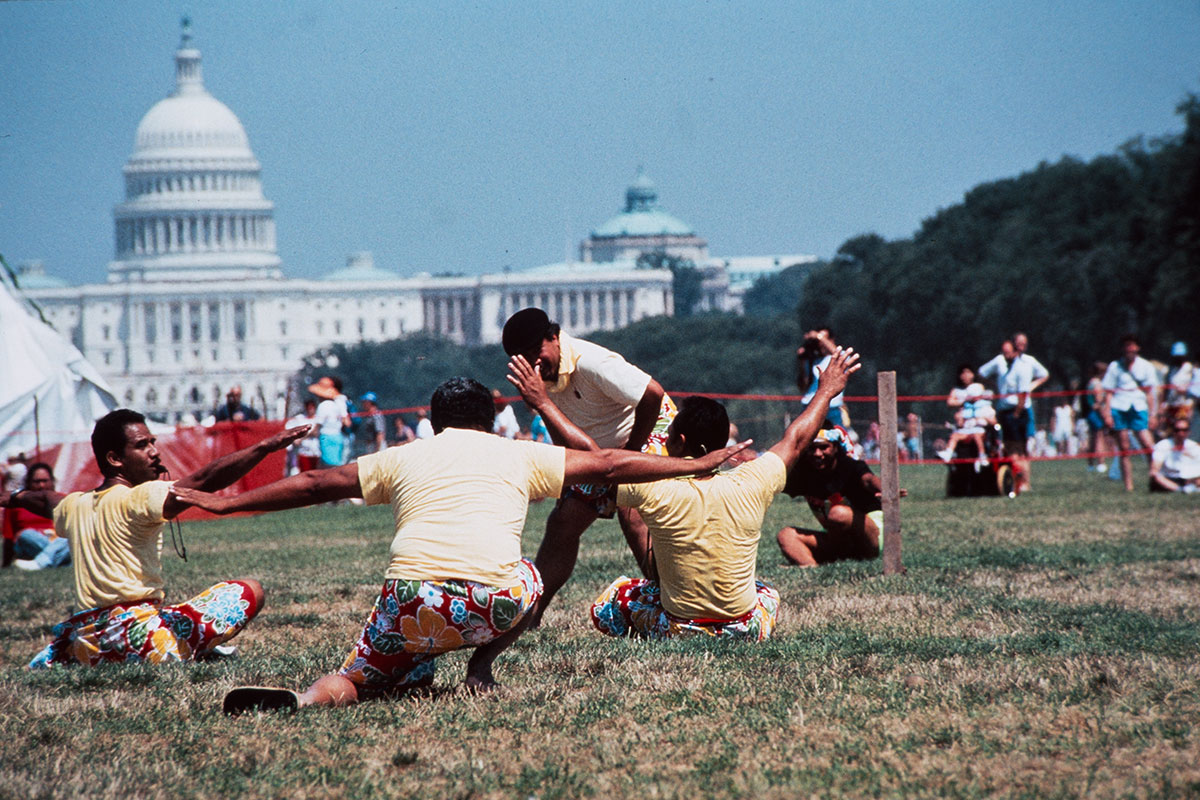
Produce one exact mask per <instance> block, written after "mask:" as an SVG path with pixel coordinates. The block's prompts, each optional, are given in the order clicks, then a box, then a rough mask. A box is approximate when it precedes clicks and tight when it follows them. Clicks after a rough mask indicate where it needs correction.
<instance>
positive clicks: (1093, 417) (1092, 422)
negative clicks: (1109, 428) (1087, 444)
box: [1087, 409, 1105, 432]
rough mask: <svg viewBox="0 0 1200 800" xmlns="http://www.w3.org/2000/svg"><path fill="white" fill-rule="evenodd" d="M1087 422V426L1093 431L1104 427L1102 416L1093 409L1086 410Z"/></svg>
mask: <svg viewBox="0 0 1200 800" xmlns="http://www.w3.org/2000/svg"><path fill="white" fill-rule="evenodd" d="M1087 424H1088V428H1089V429H1090V430H1091V431H1093V432H1095V431H1102V430H1104V428H1105V425H1104V417H1102V416H1100V412H1099V411H1096V410H1095V409H1092V410H1091V411H1089V412H1088V415H1087Z"/></svg>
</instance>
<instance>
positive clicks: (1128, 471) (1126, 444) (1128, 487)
mask: <svg viewBox="0 0 1200 800" xmlns="http://www.w3.org/2000/svg"><path fill="white" fill-rule="evenodd" d="M1117 446H1118V448H1119V449H1120V451H1121V478H1122V479H1123V480H1124V481H1125V491H1127V492H1132V491H1133V463H1132V462H1131V461H1130V458H1129V449H1130V448H1131V447H1132V446H1133V442H1132V440H1131V439H1130V437H1129V431H1117Z"/></svg>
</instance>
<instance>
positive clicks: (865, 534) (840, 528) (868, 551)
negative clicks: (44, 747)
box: [775, 505, 879, 567]
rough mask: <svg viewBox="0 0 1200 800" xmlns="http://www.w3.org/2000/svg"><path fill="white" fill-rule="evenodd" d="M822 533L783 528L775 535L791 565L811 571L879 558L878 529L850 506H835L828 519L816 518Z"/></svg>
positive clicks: (866, 517)
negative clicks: (824, 565) (849, 560)
mask: <svg viewBox="0 0 1200 800" xmlns="http://www.w3.org/2000/svg"><path fill="white" fill-rule="evenodd" d="M817 522H819V523H821V527H823V528H824V530H823V531H808V530H801V529H798V528H783V529H782V530H780V531H779V533H778V534H777V535H776V537H775V538H776V541H778V542H779V548H780V549H781V550H782V551H783V554H784V556H786V557H787V559H788V560H789V561H792V562H793V563H795V564H799V565H800V566H804V567H809V566H814V565H817V564H828V563H830V562H831V561H841V560H844V559H854V560H857V561H865V560H868V559H872V558H877V557H878V556H879V529H878V528H877V527H875V523H874V522H872V521H871V518H870V517H868V516H867V515H866V514H864V513H862V512H861V511H855V510H854V509H852V508H850V506H847V505H836V506H833V508H831V509H830V510H829V514H828V516H825V515H819V516H817Z"/></svg>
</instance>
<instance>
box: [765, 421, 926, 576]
mask: <svg viewBox="0 0 1200 800" xmlns="http://www.w3.org/2000/svg"><path fill="white" fill-rule="evenodd" d="M849 447H850V442H849V439H848V438H847V436H846V432H845V431H844V430H843V429H842V428H839V427H836V426H826V427H823V428H822V429H821V430H820V431H818V432H817V435H816V438H815V439H814V440H813V441H812V444H810V445H809V446H808V448H807V449H806V450H805V451H804V454H803V455H802V456H800V459H799V460H798V461H797V463H796V466H795V468H794V469H792V470H791V472H790V474H789V475H788V479H787V484H786V485H785V486H784V488H783V491H784V492H785V493H787V494H788V495H791V496H792V497H803V498H804V499H805V500H807V501H808V506H809V508H811V509H812V513H813V516H814V517H816V518H817V523H818V524H819V525H820V526H821V530H813V529H806V528H799V527H793V526H790V525H789V526H788V527H786V528H782V529H781V530H780V531H779V533H778V535H777V536H776V540H777V541H778V542H779V549H780V550H782V551H783V555H784V558H786V559H787V560H788V561H789V562H790V563H792V564H798V565H799V566H802V567H815V566H817V565H818V564H828V563H830V562H832V561H842V560H844V559H854V560H858V561H867V560H870V559H872V558H877V557H878V556H879V551H880V547H881V545H882V538H883V505H882V503H881V502H880V499H879V495H880V485H879V478H878V476H876V475H875V473H873V472H871V468H870V467H868V466H867V465H866V463H864V462H862V461H859V460H858V459H856V458H854V457H853V456H851V455H850V453H849ZM907 494H908V492H907V491H906V490H904V489H901V490H900V496H901V497H904V496H906V495H907Z"/></svg>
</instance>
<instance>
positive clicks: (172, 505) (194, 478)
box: [163, 425, 309, 519]
mask: <svg viewBox="0 0 1200 800" xmlns="http://www.w3.org/2000/svg"><path fill="white" fill-rule="evenodd" d="M308 431H309V426H308V425H301V426H299V427H297V428H288V429H287V430H284V431H280V432H279V433H277V434H275V435H274V436H271V437H269V438H267V439H263V440H262V441H261V442H258V443H257V444H252V445H250V446H249V447H243V448H242V449H241V450H238V451H237V452H235V453H230V454H229V455H227V456H222V457H220V458H218V459H217V460H215V461H213V462H211V463H209V464H207V465H206V466H203V467H201V468H200V469H198V470H196V471H195V472H193V473H192V474H191V475H187V476H185V477H183V478H180V479H179V480H178V481H176V482H175V486H176V487H178V488H180V489H199V490H200V491H203V492H215V491H218V490H220V489H224V488H225V487H226V486H229V485H230V484H231V483H233V482H234V481H236V480H238V479H239V478H241V477H242V476H244V475H245V474H246V473H247V472H249V471H250V470H252V469H254V467H255V466H257V465H258V463H259V462H260V461H262V460H263V459H264V458H266V457H267V456H268V455H270V454H271V453H274V452H275V451H276V450H283V449H284V448H285V447H287V446H288V445H290V444H291V443H292V442H295V441H298V440H300V439H303V438H304V437H305V436H307V435H308ZM175 498H176V495H175V494H170V495H168V496H167V501H166V503H164V504H163V516H164V517H166V518H167V519H173V518H175V517H176V516H178V515H179V513H180V512H181V511H183V510H184V509H185V508H186V507H187V505H186V504H180V503H179V501H177V500H176V499H175Z"/></svg>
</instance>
